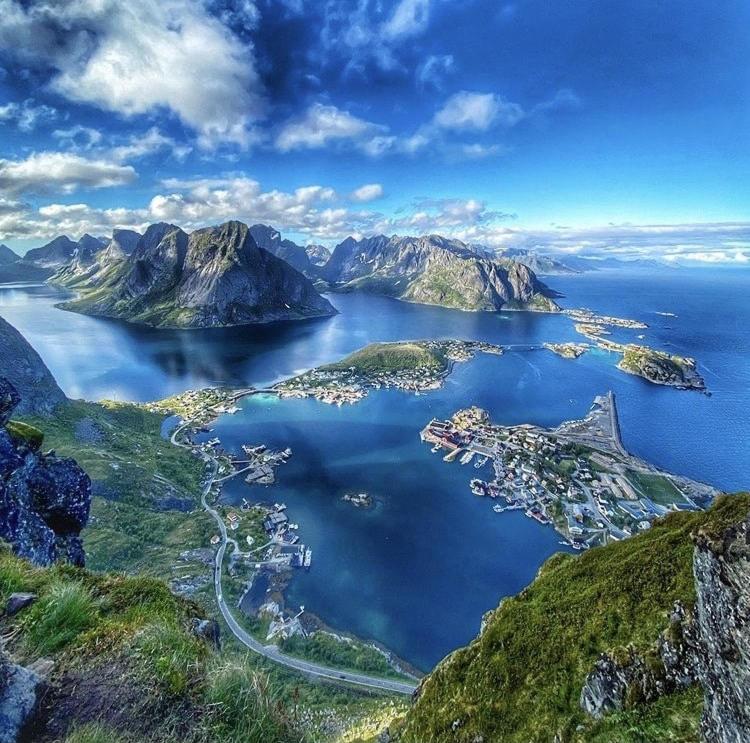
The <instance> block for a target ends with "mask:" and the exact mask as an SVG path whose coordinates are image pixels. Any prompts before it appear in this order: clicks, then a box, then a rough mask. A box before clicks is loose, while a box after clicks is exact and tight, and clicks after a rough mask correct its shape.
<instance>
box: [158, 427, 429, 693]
mask: <svg viewBox="0 0 750 743" xmlns="http://www.w3.org/2000/svg"><path fill="white" fill-rule="evenodd" d="M190 426H191V422H187V423H184V424H183V425H181V426H178V427H177V428H176V429H175V430H174V431H173V433H172V436H171V437H170V440H171V442H172V443H173V444H174V445H175V446H179V447H182V448H183V449H189V450H191V451H195V452H197V453H198V454H200V456H201V458H202V459H203V461H204V462H206V463H207V464H209V465H210V466H211V476H210V477H209V478H208V479H207V480H206V483H205V485H204V486H203V490H202V492H201V506H203V509H204V510H205V511H206V513H208V514H210V515H211V516H212V517H213V519H214V521H216V524H217V526H218V527H219V532H220V533H221V544H220V545H219V549H218V550H217V552H216V557H215V560H214V591H215V592H216V603H217V605H218V607H219V610H220V611H221V615H222V616H223V617H224V621H225V622H226V623H227V626H228V627H229V629H230V630H231V632H232V634H233V635H234V636H235V637H236V638H237V639H238V640H239V641H240V642H241V643H242V644H243V645H245V646H246V647H247V648H249V649H250V650H252V651H253V652H255V653H258V655H262V656H263V657H264V658H268V660H271V661H273V662H274V663H278V664H279V665H282V666H286V667H287V668H292V669H294V670H296V671H300V672H301V673H304V674H307V675H308V676H313V677H316V678H322V679H326V680H329V681H335V682H338V683H346V684H355V685H356V686H365V687H367V688H369V689H378V690H380V691H385V692H390V693H394V694H409V695H410V694H413V693H414V691H415V689H416V688H417V684H416V683H411V682H408V681H394V680H391V679H385V678H379V677H377V676H367V675H365V674H361V673H352V672H351V671H344V670H340V669H337V668H330V667H328V666H323V665H320V664H319V663H312V662H310V661H306V660H302V659H301V658H294V657H292V656H289V655H286V654H284V653H282V652H281V651H280V650H279V648H278V647H277V646H276V645H273V644H271V645H264V644H263V643H262V642H259V641H258V640H256V639H255V638H254V637H253V636H252V635H251V634H250V633H249V632H247V631H246V630H245V629H244V628H243V627H241V626H240V624H239V623H238V622H237V620H236V619H235V618H234V615H233V614H232V611H231V609H230V608H229V607H228V606H227V604H226V602H225V601H224V595H223V592H222V588H221V576H222V572H223V565H224V553H225V552H226V549H227V544H228V541H229V540H228V536H227V527H226V525H225V524H224V521H223V519H222V518H221V516H220V515H219V514H218V512H217V511H216V510H215V509H213V508H211V506H210V505H209V504H208V501H207V500H206V499H207V497H208V494H209V493H210V492H211V488H212V487H213V485H214V482H215V481H216V480H217V479H218V478H217V475H218V470H219V463H218V462H217V460H216V459H214V458H213V457H212V456H210V455H208V454H207V453H206V452H204V451H201V450H200V449H197V448H195V447H193V446H191V445H189V444H185V443H183V442H181V441H179V440H178V436H179V434H180V433H181V432H182V431H183V430H184V429H185V428H189V427H190Z"/></svg>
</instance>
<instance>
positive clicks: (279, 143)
mask: <svg viewBox="0 0 750 743" xmlns="http://www.w3.org/2000/svg"><path fill="white" fill-rule="evenodd" d="M381 129H382V127H379V126H377V125H376V124H373V123H372V122H369V121H365V120H364V119H360V118H357V117H356V116H352V114H350V113H349V112H348V111H343V110H342V109H340V108H336V106H326V105H323V104H322V103H315V104H313V105H312V106H310V108H309V109H308V110H307V112H306V113H305V114H304V116H303V117H302V118H300V119H296V120H293V121H290V122H288V123H287V124H285V125H284V127H283V128H282V129H281V131H280V132H279V135H278V136H277V137H276V148H277V149H279V150H281V151H282V152H289V151H290V150H297V149H320V148H321V147H325V146H326V145H327V144H329V143H331V142H336V141H350V142H352V141H353V142H358V141H362V140H367V141H369V140H371V139H372V138H373V136H374V135H375V133H376V132H378V131H380V130H381Z"/></svg>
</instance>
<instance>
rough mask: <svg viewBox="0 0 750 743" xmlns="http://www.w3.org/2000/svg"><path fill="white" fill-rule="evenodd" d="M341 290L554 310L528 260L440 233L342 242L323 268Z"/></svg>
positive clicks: (464, 305) (476, 306)
mask: <svg viewBox="0 0 750 743" xmlns="http://www.w3.org/2000/svg"><path fill="white" fill-rule="evenodd" d="M321 276H322V278H324V279H325V280H326V281H328V282H329V284H330V285H331V287H332V288H333V289H335V290H338V291H353V290H358V289H359V290H364V291H369V292H373V293H377V294H386V295H388V296H392V297H395V298H397V299H402V300H405V301H408V302H417V303H420V304H435V305H440V306H443V307H452V308H455V309H461V310H474V311H477V310H485V311H497V310H501V309H504V310H508V309H515V310H535V311H544V312H554V311H557V310H558V309H559V308H558V306H557V305H556V304H555V302H554V300H553V299H552V298H553V297H554V296H556V295H555V292H553V291H552V290H550V289H549V288H548V287H547V286H546V285H545V284H543V283H542V282H541V281H539V280H538V279H537V277H536V275H535V274H534V272H533V271H532V270H531V269H529V267H528V266H526V265H524V264H523V263H519V262H517V261H515V260H512V259H508V258H490V257H486V256H485V255H484V254H480V253H478V251H477V250H476V249H475V248H472V247H471V246H469V245H467V244H466V243H463V242H461V241H460V240H451V239H448V238H445V237H441V236H440V235H427V236H425V237H399V236H397V235H394V236H393V237H386V236H385V235H380V236H378V237H371V238H364V239H362V240H355V239H354V238H352V237H350V238H347V239H346V240H344V241H343V242H342V243H339V244H338V245H337V246H336V248H335V250H334V251H333V254H332V255H331V258H330V259H329V260H328V262H327V263H326V264H325V266H323V268H322V269H321Z"/></svg>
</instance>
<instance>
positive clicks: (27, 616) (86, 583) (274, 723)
mask: <svg viewBox="0 0 750 743" xmlns="http://www.w3.org/2000/svg"><path fill="white" fill-rule="evenodd" d="M19 590H20V591H28V592H32V593H35V594H36V595H37V596H38V598H37V600H36V601H35V602H34V603H33V604H32V605H31V606H30V607H28V608H26V609H24V610H22V611H21V612H19V613H18V614H17V615H16V616H14V617H10V618H5V619H3V620H1V622H0V629H1V630H2V633H3V635H4V636H6V637H9V638H11V640H10V642H9V644H8V646H7V649H8V650H9V651H10V652H12V653H13V654H14V656H15V657H16V658H17V659H18V660H19V661H21V662H30V661H32V660H34V659H36V658H40V657H44V658H50V659H52V660H53V661H54V663H55V675H54V677H52V678H51V680H50V683H51V685H50V689H49V690H48V692H47V696H46V700H47V708H46V709H45V711H44V715H42V717H43V718H44V719H45V722H46V724H45V725H44V726H43V728H44V729H42V730H39V731H37V733H36V735H35V737H34V739H35V740H40V741H46V740H53V739H62V740H66V741H67V742H68V743H99V741H102V740H106V741H107V742H108V743H112V741H118V740H122V741H165V743H177V741H186V742H188V743H204V742H205V743H208V742H209V741H217V742H226V743H238V742H239V741H248V742H249V743H269V742H270V741H274V742H278V743H287V742H289V743H292V741H302V740H304V736H303V735H302V734H301V733H298V732H295V731H294V730H293V726H292V724H291V721H290V719H289V718H288V716H287V714H286V712H285V710H284V707H283V705H281V704H280V703H279V699H278V692H277V691H276V690H275V689H274V688H272V687H271V685H270V684H269V682H268V680H267V679H266V678H265V676H264V675H263V674H259V673H258V672H257V671H256V669H255V668H254V667H253V666H252V665H251V664H250V663H249V662H248V661H247V660H246V659H245V658H244V657H243V656H241V655H236V656H232V655H230V656H220V655H219V654H217V653H216V652H215V650H214V649H213V647H212V646H211V645H210V644H209V643H208V642H207V641H206V640H204V639H202V638H201V637H199V636H198V635H197V634H195V633H194V631H193V627H194V623H195V621H196V620H200V619H202V618H203V617H204V614H203V610H202V609H201V608H200V607H198V606H197V605H196V604H194V603H192V602H189V601H185V600H184V599H180V598H178V597H176V596H174V595H173V594H172V593H171V592H170V591H169V589H168V588H167V586H166V585H165V584H164V583H163V582H161V581H158V580H156V579H152V578H145V577H126V576H121V575H102V574H96V573H92V572H90V571H87V570H82V569H74V568H71V567H69V566H55V567H51V568H36V567H34V566H32V565H31V564H29V563H27V562H24V561H23V560H20V559H19V558H17V557H15V556H13V555H12V554H11V552H10V551H9V550H7V549H3V550H2V551H0V601H1V602H2V605H4V604H5V602H6V601H7V599H8V596H9V594H10V592H11V591H19ZM115 731H116V732H115Z"/></svg>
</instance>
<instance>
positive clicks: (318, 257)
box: [305, 244, 331, 268]
mask: <svg viewBox="0 0 750 743" xmlns="http://www.w3.org/2000/svg"><path fill="white" fill-rule="evenodd" d="M305 253H307V257H308V258H309V259H310V263H312V264H313V266H316V267H317V268H320V267H321V266H325V264H326V263H327V262H328V259H329V258H330V257H331V251H330V250H328V248H327V247H326V246H325V245H313V244H310V245H305Z"/></svg>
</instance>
